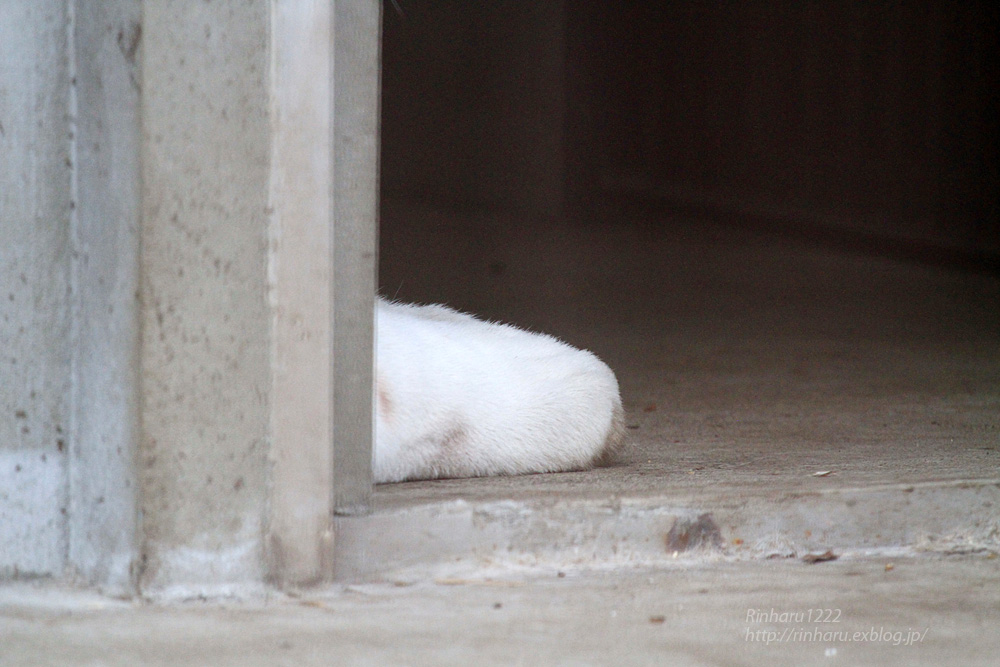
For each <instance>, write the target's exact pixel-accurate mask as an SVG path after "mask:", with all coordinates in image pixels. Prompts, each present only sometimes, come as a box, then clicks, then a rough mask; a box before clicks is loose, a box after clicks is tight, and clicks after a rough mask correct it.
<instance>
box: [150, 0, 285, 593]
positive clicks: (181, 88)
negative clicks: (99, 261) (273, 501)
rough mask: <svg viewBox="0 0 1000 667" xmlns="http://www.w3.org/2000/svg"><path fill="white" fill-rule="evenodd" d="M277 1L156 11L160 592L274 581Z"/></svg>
mask: <svg viewBox="0 0 1000 667" xmlns="http://www.w3.org/2000/svg"><path fill="white" fill-rule="evenodd" d="M268 10H269V2H267V1H266V0H259V1H256V2H236V1H231V2H216V3H197V4H194V3H190V2H186V1H185V0H177V1H176V2H171V1H169V0H163V1H159V2H146V3H144V5H143V19H142V35H143V37H142V39H143V46H142V48H143V66H142V78H141V81H140V88H141V89H142V94H143V115H142V134H143V146H142V179H143V204H142V226H141V234H142V256H141V266H142V269H141V284H142V292H141V324H142V339H141V350H142V352H141V354H140V369H141V377H142V380H141V381H142V396H143V401H142V408H141V422H142V430H143V433H142V439H141V455H140V456H141V458H140V469H139V474H140V478H141V484H142V488H143V494H142V501H141V511H142V516H143V528H144V544H143V556H144V562H143V574H142V579H143V582H144V584H145V586H146V587H148V588H152V589H160V588H164V587H166V586H169V585H170V584H171V583H172V582H188V583H190V584H195V585H198V584H200V585H203V586H205V587H206V588H209V587H212V586H216V585H222V586H224V585H226V584H230V583H231V584H236V583H240V582H245V581H260V580H261V579H262V578H263V572H262V563H263V555H262V536H263V531H264V523H263V517H264V507H265V505H264V504H265V501H266V480H267V475H266V472H267V470H266V464H267V446H268V430H267V429H268V410H269V400H270V377H269V372H270V369H269V365H268V363H269V359H268V353H269V343H268V336H269V329H268V326H269V317H268V315H269V314H268V308H267V217H268V213H267V205H268V202H267V195H268V188H269V155H270V134H269V115H268V114H269V98H268V91H267V76H268V73H269V61H268V48H267V47H268V18H269V17H268Z"/></svg>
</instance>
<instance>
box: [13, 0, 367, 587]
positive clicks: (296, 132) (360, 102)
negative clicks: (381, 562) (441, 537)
mask: <svg viewBox="0 0 1000 667" xmlns="http://www.w3.org/2000/svg"><path fill="white" fill-rule="evenodd" d="M334 6H335V7H337V8H338V13H337V19H336V20H334V18H333V16H332V13H331V8H330V4H329V3H327V2H323V1H322V0H300V1H299V2H294V3H293V2H288V3H285V2H282V3H276V2H272V0H251V1H249V2H247V1H238V0H220V1H219V2H212V3H191V2H187V1H186V0H177V1H170V0H155V1H148V2H142V0H113V1H110V2H103V3H90V2H82V1H81V2H76V1H69V2H67V0H51V1H46V2H36V1H34V0H23V1H20V2H5V3H2V4H0V56H2V58H0V67H2V69H0V147H2V151H3V155H4V160H3V161H2V162H0V224H2V231H3V233H4V237H5V242H4V244H3V245H2V246H0V286H2V287H3V304H4V305H3V322H2V326H0V350H2V354H3V357H2V360H0V363H2V366H0V368H2V376H0V380H2V381H0V410H2V411H3V412H2V416H0V578H3V577H12V576H14V577H18V576H71V577H73V578H75V579H76V580H80V581H84V582H88V583H92V584H96V585H99V586H101V587H102V588H104V589H106V590H109V591H114V592H130V591H135V590H137V589H139V590H141V591H143V592H144V593H147V594H151V595H168V596H170V595H183V596H187V595H197V594H220V593H223V594H225V593H233V592H236V593H238V592H245V591H247V590H250V589H254V588H259V587H261V586H263V585H265V582H266V581H268V580H271V581H275V582H278V583H280V584H283V585H296V584H299V583H309V582H312V581H316V580H319V579H322V578H324V577H328V576H329V574H330V572H332V566H331V564H330V562H329V558H328V556H329V553H330V552H331V545H330V541H331V539H332V537H331V533H330V529H331V525H332V511H333V501H334V496H335V494H334V489H333V481H332V480H333V466H332V458H333V452H332V447H331V445H332V443H331V439H332V437H333V434H334V432H335V431H336V432H338V433H352V434H354V435H353V436H352V438H351V439H349V441H348V442H345V443H343V446H342V447H341V449H343V450H344V451H345V452H347V453H349V454H350V457H353V458H354V459H357V460H363V459H365V457H366V456H367V457H368V461H369V465H370V446H371V433H370V429H369V432H368V433H367V434H366V433H363V432H362V430H359V428H360V427H359V424H358V423H352V424H351V425H350V428H346V427H345V428H341V429H335V428H334V427H335V426H336V422H335V417H334V416H333V412H334V410H333V397H334V386H333V385H334V377H333V376H334V373H333V372H332V371H333V367H334V364H333V358H332V356H331V355H332V353H333V351H334V350H335V349H336V350H339V351H340V352H339V353H340V354H341V359H339V360H338V361H339V365H340V367H345V368H348V367H352V366H357V367H360V368H365V367H367V368H368V373H369V376H368V377H369V381H368V383H367V386H366V387H361V388H360V389H359V388H357V387H355V388H354V389H352V390H351V391H349V392H347V393H345V394H344V395H343V396H340V395H338V398H337V400H338V401H339V402H341V403H342V405H341V410H345V413H346V414H354V415H358V414H361V415H364V413H365V411H366V410H367V411H368V415H367V419H368V421H369V423H370V419H371V415H370V410H371V405H372V396H371V382H370V373H371V364H372V338H371V327H372V306H373V301H374V275H375V270H374V266H375V248H374V235H375V219H374V215H375V193H376V169H375V164H376V147H377V121H376V118H377V116H376V109H377V99H378V96H377V77H378V64H377V63H378V60H377V57H378V50H377V44H378V25H379V23H378V17H379V11H378V8H379V5H378V3H377V2H374V0H371V1H368V2H364V3H358V2H353V1H352V2H350V3H344V4H343V5H341V4H335V5H334ZM335 26H336V32H335ZM335 34H336V35H337V38H336V40H335V39H334V35H335ZM335 42H336V47H337V48H336V49H334V48H333V47H334V45H335ZM373 45H374V48H373ZM334 51H336V52H337V53H338V54H342V55H339V56H338V57H340V58H342V59H343V60H342V65H343V67H342V68H341V69H342V78H343V79H344V81H345V87H344V89H345V90H347V91H348V92H349V95H347V96H346V98H345V100H344V102H345V103H346V104H347V108H348V109H349V110H350V113H334V107H335V104H334V99H335V98H337V99H339V98H340V97H341V96H343V93H342V91H341V90H340V89H339V88H338V90H337V91H336V92H333V91H332V90H331V86H330V84H331V82H332V81H333V80H334V77H332V76H331V72H332V70H333V68H332V67H331V59H332V57H333V52H334ZM359 63H360V66H358V67H349V65H351V66H353V65H358V64H359ZM343 72H353V74H348V75H346V76H345V75H344V74H343ZM337 80H338V81H339V80H340V79H337ZM339 85H340V84H338V86H339ZM334 127H336V128H337V132H336V133H335V132H334ZM335 134H336V137H337V138H335ZM341 141H343V142H350V143H351V146H350V147H349V148H350V150H349V152H345V151H344V150H343V148H342V147H338V142H341ZM338 154H339V155H342V156H349V157H347V159H346V162H347V163H349V164H346V165H345V166H344V167H343V168H342V169H340V168H335V164H338V165H339V164H340V163H339V162H337V161H336V160H335V159H334V158H335V155H338ZM8 156H9V157H8ZM334 200H339V201H340V204H339V208H337V209H335V207H334V206H333V201H334ZM333 223H335V224H333ZM335 231H336V233H337V234H340V235H341V237H343V238H344V239H348V240H351V243H347V244H341V245H342V246H344V247H343V248H341V249H340V251H339V253H335V252H334V249H333V247H332V245H333V238H334V236H335V234H334V232H335ZM335 256H336V258H337V261H338V262H340V263H341V265H340V266H338V269H337V272H336V275H337V276H340V277H341V278H343V280H344V282H345V283H347V282H349V283H350V288H351V290H353V292H352V296H351V298H350V299H342V301H343V303H340V304H339V306H338V294H339V292H336V291H335V290H334V289H333V287H334V283H335V279H334V276H335V272H334V270H333V262H334V258H335ZM341 278H337V280H341ZM347 279H350V280H349V281H348V280H347ZM331 300H332V301H333V302H334V309H336V308H338V307H339V308H341V310H342V311H343V314H344V316H342V317H340V318H339V321H341V322H347V323H350V322H352V321H354V322H360V323H364V326H360V325H352V326H353V327H354V328H353V329H352V330H351V331H350V332H349V333H351V336H352V337H350V338H349V340H346V342H345V341H341V342H340V343H339V347H338V344H337V341H336V340H335V338H336V336H335V335H334V333H335V331H336V330H335V327H334V322H335V321H337V320H338V318H336V317H333V316H332V315H331V306H330V304H331ZM341 326H343V325H341ZM365 331H367V334H366V336H367V337H364V336H365V334H364V332H365ZM359 332H360V333H361V334H362V337H361V338H359V337H358V333H359ZM348 361H349V362H350V363H347V362H348ZM359 377H360V376H359ZM356 380H357V377H354V378H353V380H352V381H356ZM355 421H357V420H355ZM359 423H361V424H362V425H363V421H362V422H359ZM338 446H340V445H338ZM350 457H348V458H350ZM369 474H370V471H369ZM362 481H363V480H362ZM369 491H370V489H369Z"/></svg>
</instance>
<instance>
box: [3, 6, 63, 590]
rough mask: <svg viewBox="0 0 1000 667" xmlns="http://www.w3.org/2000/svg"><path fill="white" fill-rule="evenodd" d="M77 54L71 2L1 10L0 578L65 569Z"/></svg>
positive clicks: (45, 573) (5, 7)
mask: <svg viewBox="0 0 1000 667" xmlns="http://www.w3.org/2000/svg"><path fill="white" fill-rule="evenodd" d="M67 53H68V51H67V11H66V3H65V1H64V0H38V1H31V0H23V1H20V2H2V3H0V234H2V235H3V242H2V243H0V303H2V305H0V577H9V576H16V575H28V576H44V575H53V574H61V572H62V569H63V567H64V565H65V563H66V547H67V545H66V530H65V528H66V514H67V500H68V498H67V491H68V489H67V485H66V459H67V453H66V450H67V447H68V443H69V442H70V435H69V434H70V430H71V426H70V422H71V416H70V405H69V390H70V385H71V383H70V368H71V354H70V345H69V343H68V341H69V339H70V334H71V322H70V317H69V298H70V297H69V292H70V271H69V269H70V254H71V253H70V217H71V208H70V207H71V202H72V197H71V189H70V177H71V159H72V158H71V154H70V139H69V123H68V112H69V79H70V77H69V63H68V59H67Z"/></svg>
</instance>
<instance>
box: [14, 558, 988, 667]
mask: <svg viewBox="0 0 1000 667" xmlns="http://www.w3.org/2000/svg"><path fill="white" fill-rule="evenodd" d="M562 574H563V575H564V576H560V573H559V572H557V571H541V572H535V573H534V574H532V575H530V576H526V575H524V574H512V573H508V574H507V575H504V576H499V577H482V576H477V577H474V578H470V579H457V578H449V579H437V580H428V581H423V582H420V583H415V584H412V585H398V584H393V583H385V584H366V585H356V586H347V587H336V588H333V589H329V590H324V591H321V592H313V593H309V594H305V595H303V596H301V597H297V598H290V597H285V596H277V595H275V596H272V597H271V598H270V599H268V600H254V601H250V602H228V603H227V602H222V603H219V602H215V603H199V602H189V603H185V604H173V605H167V606H154V605H140V604H136V603H125V602H116V601H109V600H107V599H103V598H100V597H97V596H95V595H93V594H85V593H74V592H70V593H67V592H65V591H59V590H53V589H52V588H50V587H45V588H41V589H39V588H36V587H32V586H31V585H30V584H22V585H19V586H17V587H11V588H7V589H0V637H2V644H0V663H2V664H3V665H5V666H14V665H18V666H20V665H26V666H27V665H31V666H33V667H44V666H48V665H53V666H56V665H58V666H62V665H92V666H95V667H96V666H105V665H123V666H125V665H128V666H129V667H132V666H133V665H164V666H168V665H212V666H213V667H225V666H227V665H233V666H240V667H254V666H256V665H269V666H270V665H747V664H760V665H765V664H766V665H772V664H789V665H791V664H794V665H820V664H821V665H838V664H840V665H852V666H853V665H987V664H989V665H993V664H996V655H997V652H998V651H1000V636H998V635H997V633H996V631H995V630H996V624H997V621H998V620H1000V609H998V598H1000V594H998V591H1000V559H997V558H988V557H982V556H978V557H973V556H951V557H923V558H918V559H912V558H903V559H888V558H877V559H856V560H855V559H848V560H843V559H842V560H838V561H833V562H827V563H818V564H814V565H805V564H803V563H801V562H798V561H762V562H755V563H716V564H701V565H698V566H694V567H686V566H685V567H671V568H656V569H652V570H641V569H638V570H624V571H623V570H617V571H610V572H595V571H589V572H579V571H573V570H570V571H566V572H563V573H562Z"/></svg>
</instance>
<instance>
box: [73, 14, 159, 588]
mask: <svg viewBox="0 0 1000 667" xmlns="http://www.w3.org/2000/svg"><path fill="white" fill-rule="evenodd" d="M71 7H72V8H73V9H74V10H75V11H74V12H73V17H72V23H71V26H70V27H71V36H72V42H73V43H72V45H71V46H72V50H71V53H72V56H73V57H72V70H73V79H74V80H75V82H76V85H75V87H74V88H72V89H71V92H72V93H73V94H74V98H73V99H71V112H72V117H73V119H75V122H74V126H75V129H74V139H75V140H74V142H73V151H74V154H75V157H74V159H73V163H74V167H75V169H74V176H75V178H74V180H75V182H74V185H73V192H74V197H75V199H74V201H75V209H74V210H75V220H74V224H73V258H72V263H71V265H72V285H73V289H72V293H73V299H72V304H71V309H70V315H71V318H72V321H73V328H74V332H75V334H74V337H73V339H72V341H71V342H72V355H73V372H72V376H71V377H72V382H73V386H72V391H71V396H72V410H73V422H72V423H73V431H72V433H71V434H70V438H69V442H71V446H70V447H69V453H70V459H69V479H68V482H69V486H68V488H69V514H68V520H69V525H68V559H69V564H70V565H71V566H72V568H73V570H74V572H75V573H76V575H77V576H79V577H81V578H82V579H83V580H85V581H87V582H90V583H99V584H101V585H102V586H104V587H105V588H109V589H114V590H128V589H130V588H131V586H132V584H133V580H134V577H135V574H136V565H137V559H138V555H139V543H138V537H137V536H138V528H139V514H138V507H137V501H138V497H139V482H138V476H137V473H136V467H135V463H136V460H137V454H138V452H137V445H138V437H139V405H140V400H139V396H140V394H139V372H138V371H139V365H138V353H139V347H138V342H139V319H138V315H139V300H138V296H139V208H140V201H141V183H140V178H139V147H140V123H139V102H140V99H139V76H140V69H139V66H140V60H141V45H142V29H141V19H142V16H141V4H140V3H139V2H138V0H112V1H107V2H100V3H89V2H82V3H79V4H77V5H75V6H71ZM82 9H86V11H81V10H82Z"/></svg>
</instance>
